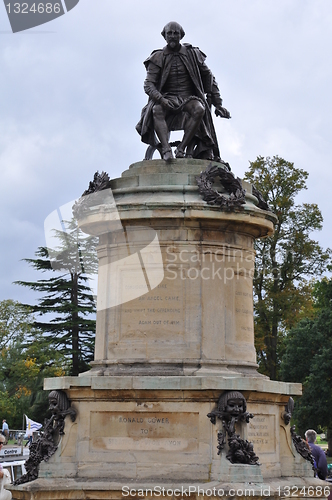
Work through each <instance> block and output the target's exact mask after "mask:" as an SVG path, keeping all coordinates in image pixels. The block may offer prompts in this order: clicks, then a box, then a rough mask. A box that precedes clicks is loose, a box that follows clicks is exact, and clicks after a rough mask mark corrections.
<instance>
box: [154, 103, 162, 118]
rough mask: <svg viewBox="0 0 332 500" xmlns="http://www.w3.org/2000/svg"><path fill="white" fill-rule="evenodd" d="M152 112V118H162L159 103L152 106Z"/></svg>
mask: <svg viewBox="0 0 332 500" xmlns="http://www.w3.org/2000/svg"><path fill="white" fill-rule="evenodd" d="M152 114H153V117H154V118H157V119H160V118H164V110H163V107H162V106H161V105H160V104H155V105H154V106H153V108H152Z"/></svg>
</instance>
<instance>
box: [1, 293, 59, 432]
mask: <svg viewBox="0 0 332 500" xmlns="http://www.w3.org/2000/svg"><path fill="white" fill-rule="evenodd" d="M0 356H1V363H0V414H1V415H2V416H3V418H6V420H7V422H8V424H9V426H10V428H11V429H21V428H22V420H23V414H24V413H26V414H28V416H29V417H30V418H32V419H33V420H37V421H38V420H39V419H40V418H41V416H42V415H44V414H45V413H44V411H43V412H42V413H41V412H40V407H38V406H37V405H36V404H35V401H41V400H45V399H46V398H47V394H46V393H44V392H43V380H44V377H53V376H59V375H63V374H64V370H63V368H62V365H63V360H62V358H61V356H60V355H59V353H58V352H56V351H51V350H49V349H48V348H47V346H46V345H45V342H44V340H43V336H42V332H41V331H39V330H38V329H37V328H36V327H35V326H34V317H33V316H32V314H31V311H30V310H29V309H27V307H26V306H24V305H22V304H20V303H18V302H14V301H13V300H4V301H2V302H0ZM39 421H40V420H39Z"/></svg>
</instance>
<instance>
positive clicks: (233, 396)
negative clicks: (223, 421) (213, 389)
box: [218, 391, 247, 417]
mask: <svg viewBox="0 0 332 500" xmlns="http://www.w3.org/2000/svg"><path fill="white" fill-rule="evenodd" d="M218 410H219V411H220V412H222V413H224V414H227V415H229V416H230V417H238V416H239V415H242V414H243V413H245V412H246V411H247V402H246V400H245V398H244V396H243V394H241V392H238V391H228V392H224V394H222V395H221V396H220V398H219V400H218Z"/></svg>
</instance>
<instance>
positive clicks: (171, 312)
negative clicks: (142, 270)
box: [120, 281, 186, 339]
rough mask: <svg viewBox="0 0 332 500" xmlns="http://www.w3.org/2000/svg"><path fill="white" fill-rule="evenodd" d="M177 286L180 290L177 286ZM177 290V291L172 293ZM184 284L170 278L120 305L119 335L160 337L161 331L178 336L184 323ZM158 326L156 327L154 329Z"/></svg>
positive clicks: (122, 336)
mask: <svg viewBox="0 0 332 500" xmlns="http://www.w3.org/2000/svg"><path fill="white" fill-rule="evenodd" d="M179 288H180V289H179ZM174 292H176V293H174ZM185 300H186V295H185V285H184V284H183V283H181V284H180V287H179V284H177V286H175V285H174V283H172V282H171V281H169V282H167V283H161V284H160V285H158V286H157V287H156V288H155V289H154V290H152V291H150V292H149V293H146V294H145V295H142V296H141V297H139V298H138V299H136V300H133V301H131V302H127V303H126V304H123V305H122V306H121V313H120V314H121V338H124V337H128V336H132V335H135V338H136V339H137V338H139V337H141V336H143V337H144V338H145V337H146V334H148V335H149V336H150V338H154V337H158V338H160V335H161V333H164V334H166V335H169V334H171V335H172V334H173V335H179V333H180V332H182V331H183V330H184V325H185V311H186V307H185ZM156 327H157V328H156Z"/></svg>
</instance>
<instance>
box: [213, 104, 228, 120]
mask: <svg viewBox="0 0 332 500" xmlns="http://www.w3.org/2000/svg"><path fill="white" fill-rule="evenodd" d="M214 112H215V115H216V116H220V117H221V118H230V117H231V114H230V112H229V111H228V109H226V108H223V107H222V106H220V107H219V108H216V109H215V111H214Z"/></svg>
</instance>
